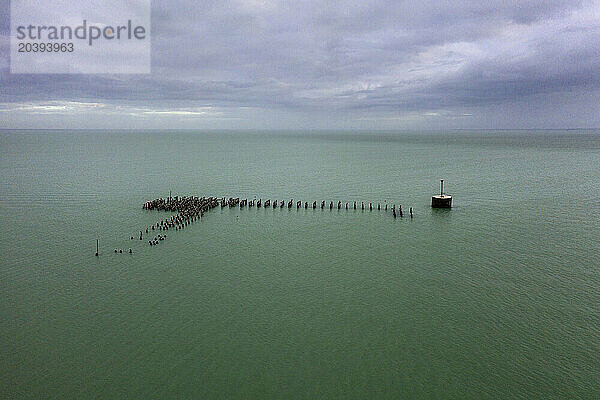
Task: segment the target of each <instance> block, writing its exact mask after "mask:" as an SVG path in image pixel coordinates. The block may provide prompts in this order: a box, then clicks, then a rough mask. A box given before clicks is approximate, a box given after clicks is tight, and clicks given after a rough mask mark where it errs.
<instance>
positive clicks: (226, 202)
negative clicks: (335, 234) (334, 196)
mask: <svg viewBox="0 0 600 400" xmlns="http://www.w3.org/2000/svg"><path fill="white" fill-rule="evenodd" d="M220 204H221V208H223V207H225V206H229V207H230V208H231V207H236V206H238V205H239V207H240V208H244V207H245V206H248V207H254V206H256V207H265V208H267V207H271V206H272V207H273V208H284V207H285V206H286V201H285V200H280V201H278V200H270V199H267V200H265V201H264V203H263V201H262V199H258V200H256V199H254V200H248V199H243V200H240V198H239V197H236V198H233V197H230V198H229V199H226V198H225V197H222V198H221V200H220ZM349 204H350V203H349V202H346V203H345V206H344V208H345V209H346V210H347V209H348V206H349ZM293 206H294V199H291V200H289V201H288V202H287V208H292V207H293ZM310 206H311V207H312V208H313V209H316V208H317V202H316V201H313V202H312V204H311V205H310ZM325 206H326V202H325V200H322V201H321V205H320V207H321V209H324V208H325ZM301 207H304V208H305V209H308V208H309V202H308V201H305V202H304V203H303V202H302V201H301V200H298V201H296V209H299V208H301ZM336 207H337V209H338V210H340V209H342V202H341V201H339V200H338V202H337V205H336ZM351 207H352V208H353V209H354V210H356V209H357V205H356V201H355V202H353V204H352V206H351ZM333 208H334V202H333V201H330V202H329V209H330V210H333ZM360 208H361V210H364V209H365V203H364V202H361V205H360ZM373 209H374V206H373V203H372V202H371V203H369V211H373ZM377 210H378V211H380V210H381V203H377ZM385 211H388V205H387V204H385ZM409 213H410V216H411V217H413V216H414V214H413V209H412V207H410V209H409ZM392 215H393V216H394V218H396V217H397V216H400V217H403V212H402V205H399V206H398V209H396V205H395V204H394V205H393V206H392Z"/></svg>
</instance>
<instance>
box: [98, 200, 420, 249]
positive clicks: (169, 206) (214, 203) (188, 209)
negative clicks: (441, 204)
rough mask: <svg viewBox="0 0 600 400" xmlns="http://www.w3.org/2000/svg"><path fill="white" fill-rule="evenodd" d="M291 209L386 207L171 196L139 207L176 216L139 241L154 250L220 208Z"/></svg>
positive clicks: (148, 229)
mask: <svg viewBox="0 0 600 400" xmlns="http://www.w3.org/2000/svg"><path fill="white" fill-rule="evenodd" d="M294 205H295V206H296V209H300V208H304V209H308V208H309V207H310V208H312V209H316V208H317V206H318V205H319V206H320V208H321V209H325V208H326V207H329V209H330V210H333V208H334V207H336V208H337V209H338V210H340V209H342V208H344V209H346V210H348V209H350V208H352V209H354V210H357V209H359V208H360V209H361V210H365V209H368V210H370V211H373V210H374V209H376V210H378V211H380V210H384V211H388V205H387V204H384V206H383V207H382V205H381V203H377V205H374V204H373V203H372V202H370V203H369V204H368V206H367V205H365V203H364V202H361V203H360V205H358V204H357V202H356V201H354V202H352V204H351V203H350V202H345V203H342V202H341V201H339V200H338V202H337V203H334V202H333V201H329V204H327V202H326V201H325V200H322V201H321V202H320V204H319V203H317V202H316V201H313V202H312V203H309V202H308V201H304V202H303V201H301V200H297V201H295V202H294V200H293V199H290V200H289V201H285V200H271V199H266V200H264V201H263V200H262V199H250V200H249V199H240V198H239V197H229V198H227V197H220V198H219V197H198V196H183V197H179V196H174V197H168V198H166V199H164V198H158V199H155V200H152V201H148V202H146V203H144V204H143V205H142V208H143V209H144V210H157V211H168V212H175V213H176V214H174V215H171V216H170V217H167V218H163V219H160V220H159V221H157V222H156V223H155V224H152V225H150V226H147V227H145V228H143V229H141V230H140V231H139V240H147V241H148V244H149V245H150V246H157V245H159V244H160V243H161V242H162V241H164V240H166V239H167V235H166V233H164V231H168V230H169V229H175V230H176V231H178V230H182V229H185V227H186V226H188V225H190V224H193V223H194V222H197V221H200V220H201V219H202V217H204V214H205V213H206V212H208V211H209V210H211V209H213V208H215V207H218V206H220V207H221V208H224V207H229V208H234V207H236V208H237V207H239V208H240V209H242V208H244V207H257V208H260V207H263V208H271V207H272V208H274V209H275V208H284V207H286V206H287V208H293V207H294ZM391 211H392V216H393V217H394V218H397V217H400V218H402V217H403V216H404V213H403V211H402V205H399V206H398V207H396V205H395V204H394V205H392V207H391ZM409 214H410V217H411V218H413V216H414V214H413V209H412V207H410V209H409ZM156 231H160V232H163V233H158V232H156ZM130 240H135V237H134V236H131V237H130ZM128 252H129V253H130V254H132V249H131V248H129V251H128ZM115 253H123V251H122V250H117V249H115ZM96 255H98V250H96Z"/></svg>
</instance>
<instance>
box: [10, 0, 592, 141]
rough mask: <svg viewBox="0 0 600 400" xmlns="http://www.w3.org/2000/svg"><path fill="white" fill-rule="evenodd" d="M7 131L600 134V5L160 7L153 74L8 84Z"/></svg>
mask: <svg viewBox="0 0 600 400" xmlns="http://www.w3.org/2000/svg"><path fill="white" fill-rule="evenodd" d="M9 29H10V8H9V4H8V2H6V1H5V0H3V1H1V2H0V128H11V129H12V128H21V129H29V128H36V129H45V128H53V129H85V128H90V129H101V128H108V129H115V128H116V129H118V128H123V129H148V128H152V129H174V128H181V129H350V130H352V129H357V130H379V129H384V130H390V129H392V130H402V129H435V130H439V129H442V130H443V129H563V128H598V127H600V0H598V1H578V0H545V1H531V0H488V1H480V0H475V1H469V0H453V1H444V0H421V1H400V0H394V1H383V0H382V1H377V0H360V1H308V0H307V1H302V0H297V1H267V0H265V1H262V0H237V1H226V0H217V1H212V0H211V1H206V0H200V1H191V0H190V1H182V0H162V1H158V0H153V1H152V27H151V40H152V50H151V57H152V72H151V73H150V74H139V75H138V74H112V75H111V74H89V75H86V74H11V73H10V68H9V49H10V40H9V33H10V31H9Z"/></svg>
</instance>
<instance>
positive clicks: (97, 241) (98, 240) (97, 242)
mask: <svg viewBox="0 0 600 400" xmlns="http://www.w3.org/2000/svg"><path fill="white" fill-rule="evenodd" d="M99 242H100V239H96V257H98V244H99Z"/></svg>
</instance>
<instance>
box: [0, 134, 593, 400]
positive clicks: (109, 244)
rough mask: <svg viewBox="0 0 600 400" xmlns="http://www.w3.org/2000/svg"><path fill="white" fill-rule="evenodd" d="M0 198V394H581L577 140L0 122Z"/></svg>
mask: <svg viewBox="0 0 600 400" xmlns="http://www.w3.org/2000/svg"><path fill="white" fill-rule="evenodd" d="M439 179H445V182H446V191H447V192H448V193H449V194H451V195H453V197H454V202H453V205H454V207H453V209H452V210H451V211H448V210H432V209H431V208H430V207H429V205H430V201H431V195H433V194H436V193H437V192H438V190H439ZM169 191H172V193H173V195H180V196H181V195H198V196H235V197H241V198H246V197H248V198H254V197H257V198H262V199H266V198H270V199H278V200H282V199H285V200H286V201H287V200H289V199H291V198H293V199H295V200H303V201H305V200H306V201H309V202H311V203H312V201H318V202H320V201H321V200H327V201H328V202H329V201H330V200H333V201H334V202H336V203H337V200H341V201H343V202H344V203H345V202H346V201H348V202H351V203H350V204H352V202H353V201H355V200H356V201H357V202H358V204H360V202H361V201H364V202H365V203H366V204H368V202H374V203H381V204H382V206H383V205H384V204H389V205H392V204H402V205H403V209H404V210H405V213H406V211H407V210H408V208H409V207H413V209H414V213H415V217H414V218H413V219H410V218H407V216H406V214H405V216H404V218H402V219H400V218H398V219H396V220H394V219H393V218H392V216H391V214H390V212H387V213H386V212H384V211H375V210H374V211H369V210H368V209H367V210H365V211H362V210H360V209H359V210H356V211H355V210H345V209H343V208H342V210H339V211H338V210H337V209H336V208H335V207H334V210H332V211H330V210H329V209H328V208H326V209H325V210H321V209H320V208H317V210H312V209H311V208H310V207H309V209H308V210H304V209H300V210H296V208H295V207H293V208H292V209H287V207H285V208H283V209H279V208H277V209H275V210H274V209H272V208H269V209H264V208H260V209H257V208H252V209H242V210H240V209H239V208H235V209H230V208H224V209H220V208H216V209H214V210H212V211H210V212H208V213H207V215H205V217H204V218H203V219H202V221H201V222H198V223H194V224H193V225H190V226H188V227H186V228H185V229H184V230H183V231H174V230H169V231H168V233H167V240H165V241H162V242H160V245H158V246H152V247H150V246H149V245H148V243H147V242H146V241H139V240H137V239H136V240H130V236H131V235H133V236H135V237H136V238H137V235H138V233H137V232H139V230H140V229H145V227H147V226H149V225H150V224H152V223H154V222H156V221H157V220H159V219H160V218H161V217H163V218H164V217H166V216H167V215H170V214H166V213H159V212H156V211H145V210H142V207H141V206H142V203H143V202H145V201H148V200H152V199H154V198H157V197H167V196H168V194H169ZM0 207H1V208H0V221H1V222H2V229H1V231H2V240H1V241H0V257H1V258H0V290H1V292H0V296H1V297H0V350H1V358H0V397H1V398H4V399H154V398H156V399H173V398H190V399H192V398H193V399H251V398H256V399H271V398H281V399H293V398H301V399H309V398H310V399H334V398H335V399H338V398H344V399H371V398H372V399H375V398H384V399H386V398H389V399H392V398H393V399H399V398H406V399H509V398H510V399H512V398H518V399H598V398H600V254H599V250H600V133H599V132H590V131H586V132H580V131H539V132H538V131H524V132H519V131H482V132H478V131H464V132H387V133H368V132H365V133H361V134H356V133H347V132H316V133H314V132H313V133H311V132H282V133H279V132H269V133H261V132H216V131H214V132H190V131H185V132H165V131H160V132H152V131H146V132H128V131H101V132H94V131H48V132H45V131H2V132H0ZM96 238H99V239H100V255H99V257H95V256H94V253H95V251H96ZM130 247H131V248H132V250H133V254H132V255H130V254H115V253H114V249H115V248H122V249H124V250H126V249H128V248H130Z"/></svg>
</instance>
